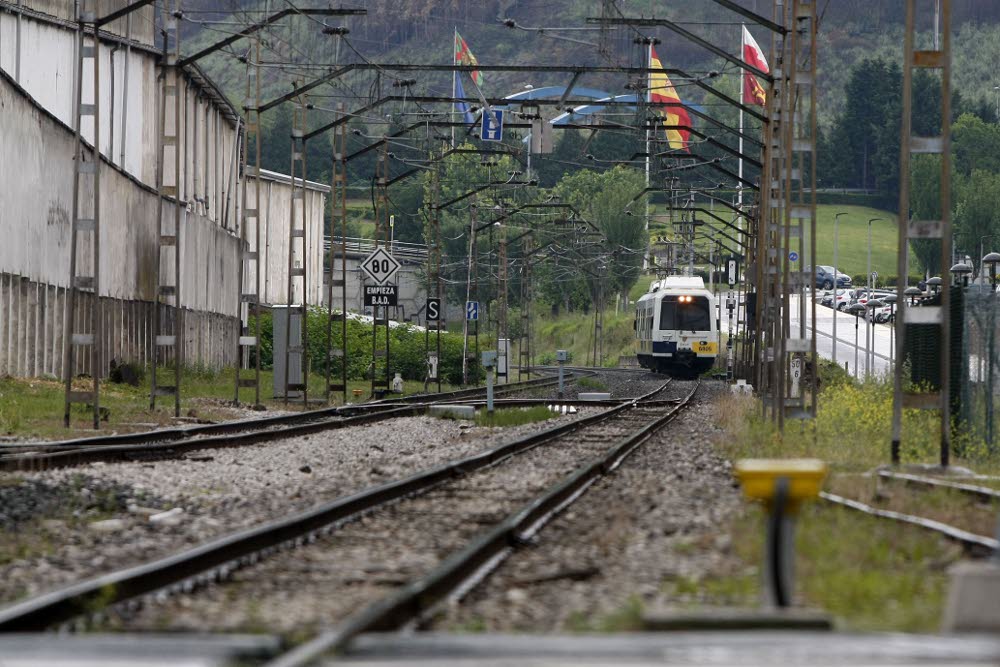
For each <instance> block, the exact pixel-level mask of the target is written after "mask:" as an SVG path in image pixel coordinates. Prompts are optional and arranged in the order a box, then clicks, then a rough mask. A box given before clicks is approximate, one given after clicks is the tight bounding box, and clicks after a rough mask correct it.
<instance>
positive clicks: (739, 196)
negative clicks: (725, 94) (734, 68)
mask: <svg viewBox="0 0 1000 667" xmlns="http://www.w3.org/2000/svg"><path fill="white" fill-rule="evenodd" d="M744 30H746V24H741V25H740V59H743V60H745V54H744V50H745V49H746V46H745V41H746V38H745V37H744V35H743V31H744ZM744 76H745V74H744V73H743V72H740V74H739V91H738V95H737V98H738V99H739V100H740V164H739V171H738V174H739V177H740V179H739V180H740V182H739V184H737V186H736V197H737V199H736V207H737V208H738V209H739V211H740V216H739V221H738V222H737V223H736V226H737V227H738V228H739V231H738V232H737V233H736V238H737V239H739V241H740V242H744V241H743V87H744V85H745V84H744V81H743V77H744Z"/></svg>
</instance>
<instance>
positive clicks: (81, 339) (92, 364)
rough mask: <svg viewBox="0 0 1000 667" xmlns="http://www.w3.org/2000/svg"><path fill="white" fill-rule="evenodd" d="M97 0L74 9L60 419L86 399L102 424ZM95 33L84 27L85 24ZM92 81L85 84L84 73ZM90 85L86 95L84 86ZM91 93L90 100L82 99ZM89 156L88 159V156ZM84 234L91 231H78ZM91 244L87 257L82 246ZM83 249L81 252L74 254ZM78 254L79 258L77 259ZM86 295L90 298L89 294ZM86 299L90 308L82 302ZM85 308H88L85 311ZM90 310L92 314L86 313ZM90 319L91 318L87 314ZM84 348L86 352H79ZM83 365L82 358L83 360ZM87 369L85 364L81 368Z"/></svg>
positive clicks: (96, 424) (65, 419) (96, 421)
mask: <svg viewBox="0 0 1000 667" xmlns="http://www.w3.org/2000/svg"><path fill="white" fill-rule="evenodd" d="M96 4H97V1H96V0H83V1H82V2H81V3H80V7H79V14H78V15H77V53H76V82H77V83H76V100H75V105H74V112H75V114H74V115H75V120H74V126H73V129H74V130H75V145H76V149H75V151H74V153H73V162H74V165H73V167H74V168H73V228H72V230H71V232H70V250H69V252H70V255H69V277H70V283H69V294H68V301H67V304H66V311H65V315H64V318H63V377H64V381H65V384H66V395H65V399H66V400H65V403H64V410H63V424H64V425H65V426H66V427H67V428H68V427H69V425H70V410H71V408H72V405H73V404H74V403H83V404H86V405H89V406H90V407H91V409H92V410H93V420H94V421H93V424H94V428H95V429H96V428H98V427H99V426H100V415H101V406H100V386H101V380H100V377H101V371H102V370H103V368H102V362H101V342H102V335H101V334H102V332H101V321H102V318H101V292H100V284H101V282H100V269H101V244H100V232H101V206H100V200H101V181H100V176H101V123H100V105H101V93H100V80H101V79H100V67H99V64H100V40H99V39H98V36H97V26H96V22H97V18H96V15H95V9H96ZM88 25H89V26H90V27H91V28H92V29H93V34H88V33H87V29H86V28H87V26H88ZM88 72H89V74H91V76H92V79H90V81H91V83H90V85H89V86H88V85H87V83H86V82H87V78H88V77H87V76H86V75H87V73H88ZM88 88H89V95H87V94H85V92H84V91H85V90H86V89H88ZM88 98H89V101H85V100H87V99H88ZM85 120H87V121H88V124H89V125H90V126H91V127H93V131H94V148H93V150H92V151H89V150H88V149H87V146H86V141H85V140H84V138H83V132H84V121H85ZM88 154H89V157H90V159H89V160H88V159H87V157H88ZM82 234H89V235H90V236H89V239H88V238H87V237H85V236H84V237H82V238H81V235H82ZM87 249H89V250H90V253H89V254H90V257H89V261H87V259H85V258H86V250H87ZM81 251H83V253H84V257H83V258H81V259H78V258H77V255H78V254H79V253H80V252H81ZM81 260H82V261H81ZM88 295H89V297H90V298H89V299H88ZM88 301H89V302H90V303H89V306H90V307H89V308H87V307H86V305H88V303H87V302H88ZM78 311H79V312H78ZM87 311H89V313H88V312H87ZM87 314H89V315H90V317H89V318H88V317H86V315H87ZM88 319H89V320H90V321H89V322H88V321H87V320H88ZM77 348H86V349H87V351H88V352H89V354H88V353H85V352H82V351H81V352H79V353H78V352H77ZM86 357H89V359H87V361H89V364H87V365H89V370H90V375H91V378H92V385H91V389H90V391H74V390H73V377H74V376H75V375H76V372H75V371H76V363H77V361H83V359H84V358H86ZM81 366H82V364H81ZM80 371H81V372H86V368H85V367H81V368H80Z"/></svg>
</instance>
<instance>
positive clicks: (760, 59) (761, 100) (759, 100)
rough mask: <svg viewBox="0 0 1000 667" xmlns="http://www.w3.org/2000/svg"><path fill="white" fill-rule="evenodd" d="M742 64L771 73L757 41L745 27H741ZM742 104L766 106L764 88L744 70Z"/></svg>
mask: <svg viewBox="0 0 1000 667" xmlns="http://www.w3.org/2000/svg"><path fill="white" fill-rule="evenodd" d="M743 62H745V63H747V64H748V65H753V66H754V67H756V68H757V69H759V70H760V71H762V72H767V73H768V74H770V73H771V70H770V69H769V68H768V66H767V60H766V59H765V58H764V52H763V51H761V50H760V47H759V46H757V40H755V39H754V38H753V35H751V34H750V31H749V30H747V27H746V26H743ZM743 104H756V105H757V106H761V107H762V106H766V105H767V93H766V92H764V87H763V86H762V85H760V81H758V80H757V77H755V76H754V75H753V73H752V72H748V71H746V70H744V71H743Z"/></svg>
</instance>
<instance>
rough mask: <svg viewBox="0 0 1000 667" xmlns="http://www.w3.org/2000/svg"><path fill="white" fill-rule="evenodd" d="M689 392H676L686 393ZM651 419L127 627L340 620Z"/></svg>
mask: <svg viewBox="0 0 1000 667" xmlns="http://www.w3.org/2000/svg"><path fill="white" fill-rule="evenodd" d="M661 384H662V380H660V382H659V383H658V384H657V386H659V385H661ZM690 388H691V387H690V386H686V387H683V388H681V389H678V390H675V391H673V392H671V393H670V394H669V395H670V396H674V397H678V396H682V395H684V394H685V393H686V392H687V391H689V390H690ZM665 409H666V408H658V409H657V411H656V412H657V414H662V412H663V411H664V410H665ZM654 418H655V416H654V415H653V414H650V413H648V412H646V411H643V410H635V411H626V412H624V413H623V414H622V415H621V416H619V417H616V418H614V419H613V420H610V421H608V422H604V423H601V424H599V425H595V426H591V427H588V428H587V430H585V431H581V432H578V433H573V434H571V435H569V436H567V437H564V438H562V439H560V440H558V441H555V442H552V443H546V444H543V445H540V446H538V447H537V448H534V449H532V450H530V451H528V452H525V453H523V454H520V455H518V456H516V457H513V458H511V459H508V460H506V461H503V462H501V463H499V464H498V465H497V466H495V467H493V468H489V469H486V470H483V471H479V472H476V473H472V474H470V475H469V476H467V477H464V478H461V479H459V480H457V481H455V482H449V483H447V484H445V485H443V486H442V487H439V488H438V489H435V490H433V491H431V492H429V493H426V494H423V495H420V496H418V497H416V498H412V499H408V500H404V501H401V502H398V503H396V504H394V505H391V506H389V507H388V508H385V509H380V510H378V511H376V512H373V513H372V514H369V515H367V516H365V517H364V518H363V519H361V520H360V521H357V522H354V523H351V524H348V525H346V526H343V527H341V528H340V529H338V530H337V531H335V532H334V533H333V534H332V535H331V536H329V537H325V538H321V539H320V540H319V541H317V542H316V543H315V544H312V545H308V546H304V547H300V548H298V549H296V550H294V551H291V552H287V553H284V554H280V555H278V556H276V557H273V558H269V559H266V560H264V561H263V562H261V563H259V564H257V565H255V566H253V567H249V568H243V569H240V570H239V571H237V572H235V573H234V574H233V575H232V578H231V580H229V581H227V582H224V583H222V584H213V585H210V586H208V587H207V588H205V589H203V590H199V591H196V592H195V593H194V594H192V595H178V596H174V597H172V598H170V599H169V600H166V601H165V602H163V603H161V604H153V605H149V606H147V607H145V608H144V609H143V610H142V611H140V612H139V613H138V614H137V615H136V616H131V617H129V618H127V619H122V620H121V623H123V625H122V626H121V627H124V629H127V630H129V631H136V630H147V631H148V630H156V629H167V630H177V631H182V630H187V631H190V630H194V629H206V628H209V629H211V630H213V631H223V632H232V631H252V630H253V629H254V628H268V629H269V631H272V632H275V631H276V632H281V633H285V634H296V635H298V634H301V633H303V632H305V633H309V632H313V631H316V630H319V629H321V628H322V627H324V626H326V625H329V624H335V623H337V622H339V621H341V620H343V619H344V618H346V617H347V616H348V615H349V614H351V613H353V612H356V611H358V610H360V609H362V608H364V607H365V606H366V605H368V604H371V603H373V602H375V601H377V600H379V599H381V598H382V597H384V596H386V595H388V594H390V593H392V592H393V591H394V590H396V589H397V588H398V587H399V586H401V585H403V584H405V583H407V582H409V581H411V580H413V579H415V578H417V577H419V576H422V575H423V574H425V573H427V572H428V571H429V570H430V569H432V568H433V567H434V566H435V565H437V564H438V563H440V562H441V561H442V560H443V559H445V558H447V557H448V556H450V555H451V554H453V553H455V552H456V551H458V550H460V549H462V548H463V547H464V546H465V545H466V544H467V543H468V542H469V541H471V540H472V539H474V538H475V537H477V536H478V535H480V534H481V533H482V532H483V531H484V530H486V529H487V528H488V527H491V526H493V525H495V524H496V523H498V522H499V521H501V520H503V519H504V518H505V517H506V516H507V515H509V514H510V513H512V512H514V511H516V510H518V509H520V508H521V507H523V506H524V505H525V504H527V503H528V502H529V501H531V500H532V499H534V498H535V497H536V496H537V495H538V494H540V493H542V492H544V491H545V490H546V489H547V488H549V487H550V486H551V485H553V484H555V483H556V482H558V481H560V480H562V479H564V478H565V477H566V476H567V475H569V474H571V473H572V472H573V471H574V470H576V469H577V468H578V467H579V466H581V465H583V464H584V463H585V462H587V461H590V460H592V459H593V457H595V456H597V455H599V454H603V453H605V452H606V451H607V450H608V449H609V448H611V447H612V446H613V445H614V444H615V443H617V442H618V441H620V440H621V439H622V438H623V437H625V436H626V435H628V434H631V433H633V432H635V431H636V430H638V429H639V428H640V427H641V426H643V425H645V424H647V423H648V422H649V421H650V420H651V419H654ZM115 627H117V626H115Z"/></svg>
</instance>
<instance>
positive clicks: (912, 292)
mask: <svg viewBox="0 0 1000 667" xmlns="http://www.w3.org/2000/svg"><path fill="white" fill-rule="evenodd" d="M931 280H934V279H933V278H931ZM927 283H928V284H930V280H928V281H927ZM938 284H939V285H940V284H941V279H940V278H938ZM936 292H937V290H935V293H936ZM922 294H923V292H921V291H920V288H919V287H913V286H910V287H907V288H906V289H905V290H903V295H904V296H908V297H910V305H911V306H915V305H917V298H918V297H919V296H921V295H922Z"/></svg>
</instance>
